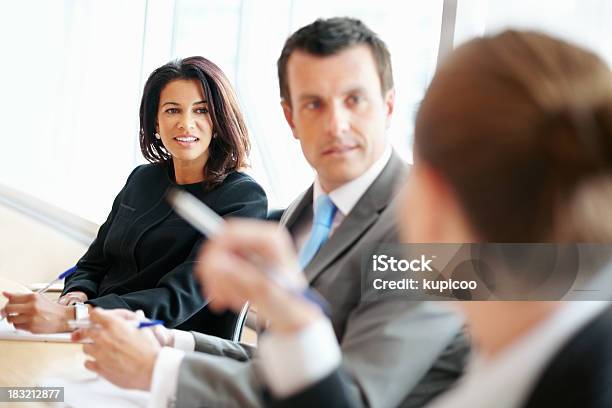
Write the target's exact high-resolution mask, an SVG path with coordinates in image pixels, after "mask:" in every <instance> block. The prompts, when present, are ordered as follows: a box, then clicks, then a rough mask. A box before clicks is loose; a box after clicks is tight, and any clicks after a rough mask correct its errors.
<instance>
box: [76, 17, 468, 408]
mask: <svg viewBox="0 0 612 408" xmlns="http://www.w3.org/2000/svg"><path fill="white" fill-rule="evenodd" d="M278 70H279V83H280V89H281V97H282V107H283V110H284V113H285V117H286V119H287V122H288V124H289V125H290V127H291V129H292V131H293V135H294V137H295V138H296V139H297V140H299V142H300V144H301V147H302V151H303V153H304V156H305V157H306V159H307V160H308V162H309V163H310V164H311V166H312V167H313V168H314V169H315V170H316V173H317V177H316V179H315V182H314V184H313V186H311V187H310V188H309V189H308V190H307V191H306V192H305V193H304V194H302V196H301V197H299V198H298V199H297V200H295V202H294V203H292V204H291V205H290V206H289V208H288V209H287V210H286V211H285V213H284V215H283V217H282V219H281V224H282V225H284V226H285V227H286V229H287V230H288V232H289V234H290V235H287V234H283V233H282V232H278V229H277V228H276V227H270V226H269V225H267V224H265V223H252V222H240V221H235V222H230V223H229V225H228V227H227V228H226V229H225V230H224V232H223V233H222V235H221V236H220V237H219V239H215V240H212V241H210V242H209V243H208V244H207V245H206V247H205V248H204V250H203V253H202V257H201V261H202V262H201V265H200V267H198V271H197V273H198V275H199V277H200V279H202V280H203V283H204V284H203V288H204V290H205V292H206V293H207V294H210V293H213V294H214V300H213V301H212V303H211V307H213V308H215V309H223V308H226V307H229V308H233V309H239V308H240V306H241V305H242V303H243V302H244V301H245V300H246V299H247V298H249V297H253V298H256V299H258V302H257V307H258V311H259V312H260V313H262V314H263V315H264V316H265V317H270V318H271V321H270V324H271V326H270V330H269V331H268V332H267V333H265V334H263V335H262V337H261V346H262V347H261V348H262V350H261V353H253V349H252V348H250V347H246V346H243V345H240V344H237V343H234V342H231V341H228V340H223V339H219V338H215V337H211V336H207V335H203V334H200V333H191V334H186V333H184V332H182V333H181V332H176V331H173V332H168V331H161V334H160V331H158V333H157V334H158V335H159V336H160V337H163V338H162V339H161V340H160V343H162V345H173V346H174V348H170V347H163V348H162V349H160V345H159V343H157V342H156V341H154V340H153V338H152V335H151V334H150V333H148V334H147V333H145V332H143V331H140V332H134V331H132V332H130V336H126V335H124V336H123V339H122V340H121V342H120V341H119V340H117V339H115V338H114V336H112V335H109V334H105V335H104V336H101V335H99V334H98V333H90V334H91V335H92V336H93V337H94V341H95V342H96V345H93V346H86V348H85V351H86V352H87V353H88V354H90V355H92V356H93V357H94V358H95V360H96V361H95V363H92V364H90V366H89V368H91V369H93V370H95V371H97V372H100V373H101V374H102V375H104V376H105V377H106V378H107V379H109V380H110V381H112V382H114V383H116V384H119V385H122V386H130V387H135V388H144V389H151V391H152V398H153V399H154V401H156V403H159V404H161V405H166V404H168V403H173V402H175V403H176V406H185V407H188V406H260V405H262V404H263V403H264V402H263V400H262V391H264V392H268V391H269V392H271V393H272V395H273V396H276V397H282V396H283V394H285V395H289V394H290V393H292V392H294V391H295V390H296V387H297V388H298V389H299V386H300V384H299V378H297V379H295V378H291V375H292V373H287V372H283V368H282V367H283V364H282V361H283V359H290V358H293V357H295V356H292V354H293V350H297V349H298V347H297V345H299V343H300V342H301V343H303V342H305V341H306V342H308V336H306V337H303V338H301V339H300V338H298V339H297V340H291V341H284V339H283V333H282V330H280V331H279V330H278V328H281V327H283V325H282V324H281V323H282V319H283V318H284V316H290V314H286V313H285V314H283V313H279V312H278V310H276V311H275V310H274V307H273V305H274V304H275V303H274V301H275V299H278V297H282V296H293V295H292V294H290V293H289V292H287V291H284V290H280V288H277V289H279V290H277V291H274V290H268V291H267V292H266V293H261V292H259V291H258V287H256V286H254V287H248V285H247V287H244V288H243V289H244V290H238V288H237V287H233V286H232V285H234V284H236V285H238V284H240V283H241V282H242V283H244V282H245V281H244V280H240V279H235V280H232V274H240V275H241V276H243V277H247V276H255V275H254V273H255V269H257V266H256V265H252V264H251V263H249V261H248V260H246V259H245V258H242V257H238V256H236V254H237V253H243V252H245V251H248V252H252V253H256V254H258V255H259V257H258V258H259V259H266V262H268V261H269V263H270V265H268V266H271V267H273V268H274V269H278V270H282V271H295V273H290V274H288V275H286V276H287V277H289V278H290V279H292V280H293V282H294V283H295V284H296V285H304V286H305V285H309V286H310V287H311V288H312V289H314V290H316V291H317V292H318V293H319V294H320V296H321V298H322V299H324V300H325V301H326V302H327V304H328V312H329V316H330V320H331V326H330V328H329V329H330V330H333V333H334V335H335V338H336V340H337V341H338V343H339V344H340V346H341V350H342V355H341V356H337V358H338V359H340V358H341V359H342V373H343V374H342V388H343V392H345V393H347V394H348V395H350V396H351V398H352V399H353V400H354V401H355V405H357V406H361V405H362V406H374V407H392V406H397V405H403V406H422V405H423V404H425V403H426V402H427V401H428V400H430V399H431V398H433V397H434V396H435V395H437V394H438V393H440V392H442V391H443V390H444V389H446V388H447V387H449V386H450V385H451V384H452V383H453V382H454V381H455V380H456V378H457V377H458V376H459V375H460V374H461V372H462V369H463V364H464V357H465V355H466V353H467V350H468V346H467V343H466V341H465V338H464V336H463V335H462V322H461V321H460V319H459V318H458V317H456V316H455V315H453V314H451V313H449V312H447V311H444V310H442V309H438V308H436V307H435V306H433V305H430V304H426V303H420V302H413V303H412V304H410V303H408V302H406V301H405V300H397V301H379V302H361V296H362V288H361V273H360V271H361V254H362V252H363V251H364V250H365V249H367V248H368V247H369V246H370V245H372V244H375V243H381V242H397V228H396V221H395V212H396V211H395V205H396V204H395V202H396V200H395V198H396V195H397V194H396V193H397V191H398V189H399V186H400V185H401V183H402V181H403V180H404V179H405V176H406V174H407V171H408V168H407V166H406V165H405V164H404V163H402V162H401V160H400V159H399V158H398V157H397V156H396V154H395V153H394V152H393V151H392V148H391V147H390V145H389V143H388V141H387V138H386V136H385V132H386V129H387V127H388V126H389V123H390V119H391V115H392V112H393V106H394V100H395V98H394V89H393V78H392V73H391V65H390V56H389V53H388V50H387V47H386V45H385V44H384V42H383V41H382V40H380V39H379V38H378V37H377V36H376V34H375V33H373V32H372V31H371V30H369V29H368V28H367V27H366V26H365V25H363V23H361V22H360V21H358V20H354V19H348V18H334V19H329V20H317V21H316V22H314V23H312V24H310V25H308V26H305V27H303V28H302V29H300V30H298V31H297V32H296V33H294V34H293V35H292V36H291V37H290V38H289V39H288V40H287V42H286V43H285V47H284V49H283V52H282V54H281V57H280V58H279V62H278ZM297 254H299V256H298V255H297ZM301 271H303V272H304V274H303V275H302V274H301ZM246 282H248V280H247V281H246ZM249 291H250V292H249ZM219 295H220V296H219ZM276 304H279V303H276ZM281 304H282V303H281ZM91 318H92V320H93V321H94V322H97V323H99V324H101V325H102V326H103V327H105V328H109V330H105V332H107V333H108V332H112V331H113V328H122V330H124V331H125V330H128V328H127V326H126V325H125V322H122V321H121V320H120V319H117V318H116V317H115V316H113V315H112V314H109V313H107V312H93V313H92V314H91ZM114 331H116V332H118V333H119V332H120V330H118V329H116V330H114ZM117 336H119V335H117ZM126 337H130V339H129V340H125V338H126ZM126 342H127V343H126ZM296 342H297V343H296ZM128 343H129V344H128ZM119 344H121V345H120V346H119ZM136 344H138V345H139V348H136ZM296 344H297V345H296ZM124 349H126V350H128V352H124V351H123V350H124ZM180 349H182V350H193V351H195V352H189V351H187V352H186V351H182V350H180ZM109 350H112V352H110V351H109ZM136 350H138V352H136ZM130 351H131V353H130ZM133 354H140V355H139V356H134V355H133ZM260 354H261V355H260ZM328 361H329V360H328ZM331 361H332V362H334V360H333V359H332V360H331ZM138 366H140V369H135V368H130V367H138ZM335 366H336V365H334V367H335ZM304 369H305V370H308V369H311V370H325V369H326V368H325V367H323V368H322V367H316V362H306V363H305V365H304ZM283 383H285V384H283Z"/></svg>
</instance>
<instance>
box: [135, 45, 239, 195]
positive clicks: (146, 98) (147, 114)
mask: <svg viewBox="0 0 612 408" xmlns="http://www.w3.org/2000/svg"><path fill="white" fill-rule="evenodd" d="M177 79H196V80H198V81H199V82H200V83H201V84H202V90H203V92H204V96H205V97H206V100H207V101H208V109H209V112H210V118H211V121H212V128H213V134H215V135H216V137H214V138H213V139H211V141H210V145H209V147H208V160H207V161H206V165H205V166H204V169H202V171H203V173H204V182H203V183H204V186H205V188H206V189H212V188H213V187H215V186H216V185H218V184H219V183H221V182H222V181H223V180H224V179H225V177H226V176H227V175H228V174H229V173H230V172H232V171H234V170H237V169H239V168H241V167H244V166H246V164H247V156H248V154H249V151H250V142H249V136H248V131H247V127H246V124H245V122H244V118H243V116H242V112H241V111H240V106H239V105H238V98H237V97H236V94H235V92H234V89H233V88H232V86H231V85H230V82H229V80H228V79H227V77H226V76H225V74H224V73H223V71H221V69H220V68H219V67H218V66H217V65H215V64H214V63H212V62H211V61H209V60H207V59H206V58H204V57H189V58H185V59H177V60H175V61H171V62H169V63H167V64H166V65H164V66H161V67H159V68H157V69H156V70H155V71H153V73H152V74H151V75H150V76H149V79H148V80H147V83H146V84H145V86H144V91H143V93H142V100H141V102H140V150H141V151H142V154H143V155H144V157H145V158H146V159H147V160H148V161H149V162H151V163H161V162H170V161H171V160H172V156H171V155H170V153H169V152H168V151H167V150H166V149H165V148H164V146H163V144H162V143H161V141H160V140H158V139H156V138H155V124H156V123H157V112H158V108H159V98H160V94H161V91H162V89H163V88H164V87H165V86H166V85H167V84H168V83H169V82H171V81H174V80H177Z"/></svg>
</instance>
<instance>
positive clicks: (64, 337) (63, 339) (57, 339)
mask: <svg viewBox="0 0 612 408" xmlns="http://www.w3.org/2000/svg"><path fill="white" fill-rule="evenodd" d="M0 340H18V341H46V342H54V343H70V342H71V341H70V333H49V334H32V333H30V332H29V331H25V330H17V329H15V328H14V327H13V325H12V324H11V323H9V322H7V321H6V319H4V320H2V321H1V322H0Z"/></svg>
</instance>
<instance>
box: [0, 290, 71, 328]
mask: <svg viewBox="0 0 612 408" xmlns="http://www.w3.org/2000/svg"><path fill="white" fill-rule="evenodd" d="M2 294H3V295H4V296H6V297H7V298H8V303H7V304H6V306H5V307H4V309H2V312H1V314H2V316H6V320H7V321H8V322H9V323H12V324H13V326H14V327H15V328H16V329H20V330H27V331H30V332H32V333H58V332H67V331H70V327H69V326H68V320H72V319H74V308H73V307H72V306H64V305H60V304H58V303H56V302H53V301H51V300H49V299H47V298H46V297H44V296H43V295H39V294H38V293H27V294H16V293H9V292H2Z"/></svg>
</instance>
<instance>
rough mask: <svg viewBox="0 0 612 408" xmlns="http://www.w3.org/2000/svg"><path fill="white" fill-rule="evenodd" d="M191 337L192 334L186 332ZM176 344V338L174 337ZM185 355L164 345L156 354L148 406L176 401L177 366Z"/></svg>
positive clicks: (161, 407)
mask: <svg viewBox="0 0 612 408" xmlns="http://www.w3.org/2000/svg"><path fill="white" fill-rule="evenodd" d="M188 334H189V335H190V336H191V337H192V338H193V335H192V334H191V333H188ZM174 341H175V345H176V338H175V339H174ZM183 357H185V352H184V351H182V350H177V349H174V348H170V347H164V348H162V349H161V350H160V352H159V354H158V355H157V361H156V362H155V367H154V368H153V379H152V380H151V399H150V400H149V408H166V407H173V406H174V403H175V401H176V386H177V383H178V376H179V368H180V366H181V362H182V361H183Z"/></svg>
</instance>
